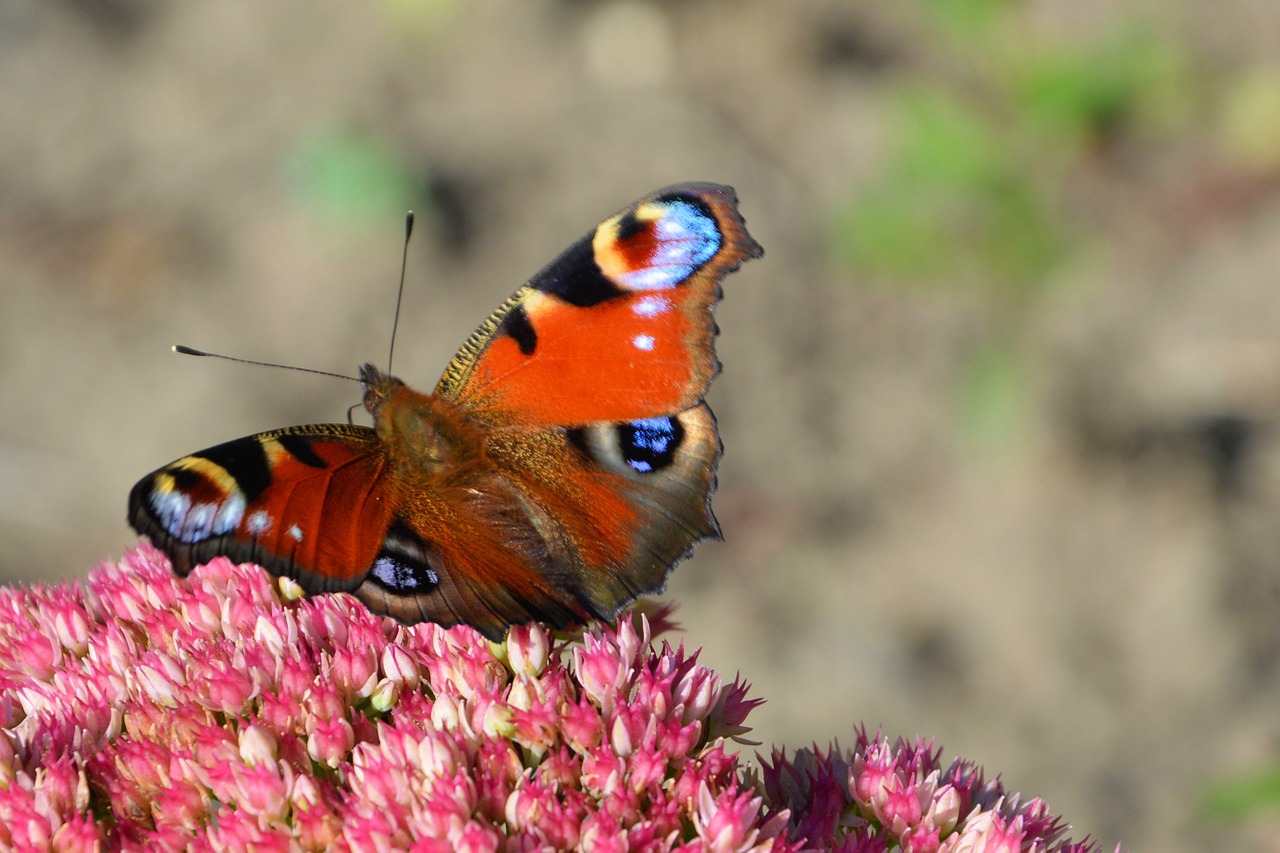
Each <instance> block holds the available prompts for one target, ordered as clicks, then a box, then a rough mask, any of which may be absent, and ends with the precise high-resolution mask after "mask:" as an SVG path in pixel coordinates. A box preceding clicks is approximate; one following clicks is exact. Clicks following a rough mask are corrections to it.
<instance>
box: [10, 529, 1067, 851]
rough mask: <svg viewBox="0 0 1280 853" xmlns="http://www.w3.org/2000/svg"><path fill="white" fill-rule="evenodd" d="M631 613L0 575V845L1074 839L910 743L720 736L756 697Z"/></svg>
mask: <svg viewBox="0 0 1280 853" xmlns="http://www.w3.org/2000/svg"><path fill="white" fill-rule="evenodd" d="M668 617H669V612H668V611H659V612H658V613H656V614H655V616H654V619H653V621H652V622H650V621H649V620H648V619H646V618H641V619H639V620H638V621H637V622H633V621H631V620H629V619H623V620H622V621H620V623H619V624H618V625H617V627H615V628H595V629H593V630H591V631H588V632H586V633H585V635H584V636H582V637H581V639H580V640H577V641H573V642H569V641H564V640H556V639H555V638H554V637H553V636H552V634H551V633H550V632H549V631H548V630H547V629H546V628H544V627H542V626H538V625H528V626H519V627H516V628H513V629H512V630H511V631H510V632H509V634H508V636H507V639H506V640H505V642H503V643H501V644H495V643H490V642H488V641H487V640H485V639H484V637H483V636H481V635H480V634H479V633H477V632H476V631H474V630H472V629H470V628H467V627H456V628H451V629H445V628H441V627H439V626H437V625H433V624H422V625H415V626H404V625H401V624H399V623H396V622H394V621H392V620H390V619H384V618H382V617H378V616H374V615H372V614H371V613H369V611H368V610H366V609H365V607H364V606H363V605H361V604H359V603H358V602H356V601H355V600H354V599H352V598H350V597H348V596H343V595H322V596H315V597H309V598H300V597H299V596H298V595H297V592H296V590H293V589H291V588H290V587H289V585H288V584H281V583H277V582H273V581H272V580H271V579H270V578H269V577H268V576H267V575H266V574H265V573H264V572H262V571H261V570H260V569H258V568H257V567H254V566H234V565H232V564H231V563H229V562H227V561H226V560H222V559H218V560H214V561H212V562H210V563H209V564H208V565H207V566H203V567H201V568H198V569H197V570H196V571H195V572H193V573H192V575H191V576H190V578H189V579H187V580H180V579H177V578H175V577H174V576H173V574H172V572H171V571H170V567H169V563H168V561H167V559H166V558H165V557H164V556H163V555H162V554H160V553H159V552H158V551H156V550H154V549H152V548H150V547H140V548H138V549H135V550H133V551H131V552H129V553H128V554H126V555H125V557H124V559H123V560H122V561H121V562H120V563H119V564H117V565H104V566H102V567H100V568H99V569H98V570H97V571H96V572H94V573H92V574H91V575H90V577H89V578H88V580H87V581H85V582H84V583H83V584H82V585H81V584H66V585H62V586H52V587H50V586H35V587H30V588H11V589H2V590H0V850H3V849H16V850H44V849H56V850H63V851H82V850H83V851H97V850H107V849H123V850H139V851H141V850H148V851H150V850H159V851H164V850H264V851H270V850H282V851H283V850H288V851H310V850H316V851H319V850H335V851H365V850H370V851H387V850H411V851H422V852H423V853H428V851H453V850H458V851H499V850H500V851H505V852H506V853H524V851H534V850H558V849H582V850H592V851H615V850H616V851H624V850H637V851H667V850H679V851H683V852H686V853H694V851H715V853H739V851H742V852H743V853H747V851H752V853H754V851H760V853H764V851H780V853H794V851H798V850H801V849H834V850H860V851H872V850H875V851H881V850H903V851H957V853H958V851H975V853H976V851H987V852H988V853H996V851H1005V850H1009V851H1040V850H1062V851H1084V850H1088V849H1091V846H1090V845H1088V844H1079V845H1071V844H1068V843H1065V842H1060V841H1058V839H1059V837H1060V836H1061V835H1062V833H1063V829H1064V827H1063V825H1062V823H1061V821H1060V820H1059V819H1058V818H1056V817H1054V816H1053V815H1051V814H1050V813H1049V812H1048V809H1047V808H1046V807H1045V806H1044V804H1043V803H1042V802H1040V801H1039V800H1030V801H1027V802H1025V803H1022V802H1020V801H1019V799H1018V798H1017V797H1016V796H1009V795H1006V794H1005V792H1004V791H1003V789H1002V788H1001V787H1000V785H999V783H998V782H989V783H988V782H984V781H983V778H982V774H981V773H980V772H979V771H978V770H977V769H976V768H974V767H973V766H972V765H969V764H967V763H964V762H956V763H953V764H952V765H951V766H950V767H949V768H946V769H943V768H942V767H941V766H940V765H939V764H938V759H939V753H938V752H937V751H935V750H934V749H933V747H932V745H931V744H928V743H925V742H917V743H905V742H902V741H899V742H897V743H895V744H890V743H888V742H887V741H885V740H883V739H881V738H879V737H878V736H877V737H875V738H870V737H867V736H866V734H865V732H862V733H860V734H859V737H858V742H857V744H856V746H855V748H854V749H853V750H852V751H851V752H850V753H842V752H840V751H839V750H838V749H833V750H829V751H828V752H826V753H821V752H818V751H817V750H801V751H799V752H797V753H795V755H794V756H793V757H792V758H790V759H787V758H786V756H785V755H784V754H782V753H775V754H774V757H773V761H772V762H771V763H770V762H766V763H765V764H764V766H763V768H762V770H761V772H760V774H759V775H760V778H759V780H758V781H757V780H756V777H755V774H751V773H747V772H745V771H744V769H743V768H742V767H741V766H740V764H739V759H738V757H737V754H736V752H735V751H734V750H733V749H731V748H730V746H731V745H730V742H731V741H733V740H739V741H741V740H742V738H743V736H744V735H745V734H746V733H747V732H748V731H749V727H748V726H747V725H746V719H747V717H748V715H749V713H750V712H751V710H752V709H753V708H755V707H756V706H757V705H758V704H759V701H760V700H757V699H749V698H747V686H746V685H745V684H743V683H742V682H741V681H740V680H739V679H736V678H735V679H734V680H733V681H732V682H731V683H729V684H725V683H724V682H723V681H722V679H721V678H720V676H719V675H718V674H716V673H715V672H713V671H711V670H709V669H707V668H706V667H704V666H702V665H700V664H699V663H698V653H697V652H693V653H687V652H686V651H685V649H684V646H683V644H681V645H680V646H677V647H672V646H671V645H669V644H667V643H662V644H661V645H654V644H652V643H651V642H650V640H651V625H658V626H665V625H668V624H670V623H669V618H668Z"/></svg>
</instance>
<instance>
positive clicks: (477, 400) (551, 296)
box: [436, 184, 761, 426]
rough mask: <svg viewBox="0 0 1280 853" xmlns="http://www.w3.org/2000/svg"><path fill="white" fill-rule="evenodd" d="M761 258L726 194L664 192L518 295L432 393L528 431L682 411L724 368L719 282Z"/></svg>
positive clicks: (583, 243)
mask: <svg viewBox="0 0 1280 853" xmlns="http://www.w3.org/2000/svg"><path fill="white" fill-rule="evenodd" d="M760 253H761V249H760V247H759V246H758V245H757V244H756V242H755V241H754V240H753V239H752V238H751V236H750V235H749V234H748V233H747V231H746V227H745V226H744V224H743V222H742V218H741V216H740V215H739V214H738V209H737V199H736V197H735V195H734V193H733V190H732V189H730V188H729V187H723V186H718V185H715V184H682V185H678V186H674V187H668V188H667V189H664V190H659V191H658V192H656V193H653V194H651V195H649V196H646V197H645V198H643V199H640V200H639V201H637V202H635V203H634V204H632V205H630V206H629V207H627V208H625V209H624V210H622V211H620V212H619V213H617V214H615V215H614V216H612V217H610V218H609V219H607V220H605V221H604V222H603V223H602V224H601V225H599V226H598V227H597V228H596V229H595V230H594V231H593V232H592V233H590V234H588V235H587V236H585V237H583V238H582V239H581V240H579V241H578V242H577V243H575V244H574V245H573V246H571V247H570V248H569V249H568V250H566V251H565V252H564V253H563V254H562V255H560V257H558V258H556V260H554V261H552V262H551V263H550V264H549V265H548V266H547V267H546V268H544V269H543V270H542V271H541V272H540V273H538V274H537V275H535V276H534V277H533V278H532V279H531V280H530V281H529V283H528V284H526V285H525V286H524V287H522V288H520V290H518V291H516V293H515V294H513V295H512V296H511V298H510V299H508V300H507V301H506V302H505V303H503V305H502V306H500V307H499V308H498V310H497V311H495V312H494V313H493V314H492V315H491V316H490V317H489V319H488V320H486V321H485V322H484V323H483V324H482V325H481V326H480V328H479V329H477V330H476V331H475V333H474V334H472V336H471V337H470V338H469V339H468V341H467V342H466V344H464V345H463V347H462V349H461V350H460V351H459V353H458V354H457V356H455V357H454V359H453V361H452V362H451V363H450V364H449V367H448V369H447V370H446V371H445V374H444V377H443V378H442V379H441V380H440V383H439V385H438V386H437V388H436V393H438V394H442V395H444V396H447V397H451V398H456V399H458V400H459V401H461V402H463V403H464V404H467V405H469V406H470V407H472V408H473V409H476V410H479V411H484V410H496V411H499V412H503V413H506V414H508V415H509V416H510V418H511V419H512V420H514V421H517V422H519V423H521V424H531V425H562V426H582V425H585V424H591V423H597V422H631V421H636V420H640V419H643V418H648V417H654V416H657V415H670V414H674V413H677V412H682V411H685V410H686V409H689V408H691V407H693V406H695V405H696V404H697V403H698V402H700V401H701V399H702V397H703V395H704V394H705V393H706V389H707V386H708V385H709V384H710V382H711V380H712V378H713V377H714V376H715V375H716V373H717V372H718V371H719V368H720V365H719V362H718V361H717V360H716V357H715V350H714V346H713V341H714V336H715V333H716V327H715V323H714V321H713V319H712V309H713V308H714V306H715V304H716V302H717V301H719V298H720V280H721V279H722V278H723V277H724V276H725V274H726V273H728V272H730V271H732V270H734V269H736V268H737V267H738V265H739V264H740V263H741V262H742V261H743V260H746V259H748V258H753V257H756V256H758V255H759V254H760Z"/></svg>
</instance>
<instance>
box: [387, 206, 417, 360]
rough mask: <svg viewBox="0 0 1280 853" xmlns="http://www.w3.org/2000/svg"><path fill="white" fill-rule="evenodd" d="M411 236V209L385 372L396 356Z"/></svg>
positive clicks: (401, 255)
mask: <svg viewBox="0 0 1280 853" xmlns="http://www.w3.org/2000/svg"><path fill="white" fill-rule="evenodd" d="M412 236H413V211H412V210H411V211H409V212H408V213H406V214H405V217H404V250H403V251H402V252H401V253H400V289H399V290H397V291H396V315H395V318H394V319H393V320H392V321H391V351H390V352H389V353H387V373H388V374H390V373H391V362H392V360H393V359H394V358H395V356H396V330H397V329H398V328H400V303H401V302H403V301H404V274H405V270H406V269H408V267H409V238H410V237H412Z"/></svg>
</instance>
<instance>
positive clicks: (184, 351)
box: [173, 344, 360, 382]
mask: <svg viewBox="0 0 1280 853" xmlns="http://www.w3.org/2000/svg"><path fill="white" fill-rule="evenodd" d="M173 351H174V352H176V353H180V354H181V355H197V356H200V357H201V358H220V359H222V360H223V361H238V362H240V363H241V364H256V365H257V366H258V367H278V368H280V369H281V370H297V371H299V372H300V373H314V374H316V375H318V376H332V377H333V378H334V379H346V380H348V381H351V382H359V381H360V380H359V379H357V378H356V377H354V376H347V375H346V374H345V373H331V372H329V371H328V370H316V369H315V368H312V367H297V366H295V365H292V364H276V363H275V362H274V361H255V360H253V359H251V358H236V357H235V356H233V355H222V354H221V353H216V352H204V351H202V350H198V349H192V348H191V347H188V346H183V345H182V344H176V345H175V346H174V347H173Z"/></svg>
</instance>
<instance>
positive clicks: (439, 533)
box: [129, 183, 762, 640]
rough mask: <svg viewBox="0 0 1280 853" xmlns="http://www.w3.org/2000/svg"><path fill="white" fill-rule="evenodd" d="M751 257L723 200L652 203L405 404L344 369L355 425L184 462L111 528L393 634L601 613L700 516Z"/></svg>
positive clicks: (665, 569) (687, 195)
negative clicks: (345, 595)
mask: <svg viewBox="0 0 1280 853" xmlns="http://www.w3.org/2000/svg"><path fill="white" fill-rule="evenodd" d="M761 254H762V249H761V248H760V246H759V245H758V244H757V243H756V242H755V240H753V239H752V238H751V236H750V235H749V234H748V233H747V230H746V226H745V224H744V222H743V220H742V217H741V215H740V214H739V213H738V208H737V198H736V196H735V194H734V191H733V189H732V188H730V187H725V186H718V185H715V184H706V183H690V184H681V185H677V186H672V187H668V188H666V189H662V190H658V191H657V192H654V193H651V194H650V195H648V196H645V197H644V198H642V199H640V200H638V201H636V202H634V203H633V204H631V205H629V206H627V207H626V208H624V209H622V210H621V211H619V212H618V213H616V214H614V215H613V216H611V217H609V218H608V219H606V220H605V221H604V222H603V223H601V224H600V225H599V226H597V227H596V228H595V230H594V231H592V232H591V233H589V234H587V235H586V236H585V237H583V238H582V239H581V240H579V241H578V242H576V243H574V244H573V245H572V246H570V247H569V248H568V249H567V250H566V251H565V252H564V253H563V254H561V255H560V256H559V257H558V258H556V259H555V260H554V261H552V262H551V263H550V264H548V265H547V266H546V267H545V268H543V270H542V271H541V272H539V273H538V274H537V275H535V276H533V278H531V279H530V280H529V281H528V283H527V284H525V285H524V286H523V287H521V288H520V289H519V290H517V291H516V292H515V293H514V294H513V295H512V296H511V297H510V298H508V299H507V300H506V301H505V302H503V303H502V304H501V305H500V306H499V307H498V309H497V310H496V311H494V312H493V313H492V314H491V315H490V316H489V318H488V319H487V320H485V321H484V322H483V323H482V324H481V325H480V327H479V328H478V329H476V331H475V332H474V333H473V334H472V335H471V337H469V338H468V339H467V341H466V342H465V343H464V344H463V345H462V348H461V349H460V350H459V351H458V353H457V355H455V356H454V358H453V360H452V361H451V362H449V365H448V367H447V368H446V369H445V371H444V376H443V377H442V378H441V379H440V381H439V383H438V384H437V385H436V387H435V390H434V392H432V393H430V394H424V393H422V392H419V391H415V390H413V389H412V388H410V387H408V386H407V385H406V384H405V383H404V382H403V381H401V380H400V379H398V378H396V377H394V376H391V375H389V374H388V373H384V372H382V371H381V370H379V369H378V368H377V367H375V366H373V365H372V364H365V365H364V366H363V367H361V368H360V371H359V379H360V382H361V384H362V386H363V388H364V407H365V408H366V409H367V410H368V411H369V413H370V415H372V417H373V427H372V428H370V427H365V426H359V425H353V424H313V425H307V426H293V427H285V428H283V429H277V430H272V431H270V432H263V433H258V434H257V435H251V436H248V437H246V438H240V439H237V440H235V441H229V442H227V443H225V444H220V445H218V446H216V447H211V448H209V449H208V450H202V451H200V452H198V453H193V454H191V455H189V456H184V457H182V458H181V459H178V460H177V461H175V462H172V463H170V464H168V465H166V466H164V467H163V468H161V469H159V470H158V471H155V472H153V473H151V474H148V475H147V476H145V477H143V478H142V479H141V480H140V481H139V482H138V484H137V485H136V486H134V487H133V490H132V491H131V492H130V494H129V523H130V524H131V525H132V526H133V527H134V529H135V530H137V531H138V532H139V533H141V534H144V535H145V536H147V537H148V538H149V539H150V540H151V542H152V543H153V544H154V545H155V546H156V547H158V548H159V549H160V550H162V551H164V552H165V553H166V554H168V555H169V557H170V559H171V561H172V563H173V567H174V569H175V571H177V572H178V573H179V574H180V575H183V576H185V575H187V574H188V573H190V572H191V570H192V569H193V568H194V567H195V566H197V565H199V564H201V563H204V562H207V561H209V560H210V559H212V558H214V557H218V556H224V557H228V558H230V559H231V560H233V561H237V562H249V563H257V564H259V565H261V566H262V567H263V568H265V569H266V570H267V571H268V572H270V573H272V574H273V575H278V576H284V577H289V578H292V579H294V580H296V581H297V582H298V583H299V584H300V585H301V586H302V588H303V589H304V590H306V591H307V592H309V593H322V592H338V591H345V592H349V593H351V594H353V595H354V596H355V597H356V598H358V599H360V600H361V601H363V602H364V603H365V605H366V606H368V607H369V608H370V609H371V610H373V611H376V612H379V613H384V614H388V615H390V616H392V617H394V618H396V619H398V620H400V621H402V622H406V623H413V622H419V621H424V620H426V621H432V622H437V623H440V624H442V625H454V624H459V623H462V624H467V625H471V626H473V627H475V628H476V629H478V630H479V631H480V632H482V633H483V634H485V635H486V636H487V637H489V638H490V639H494V640H500V639H501V638H502V637H503V635H504V634H505V631H506V628H507V627H508V626H510V625H513V624H522V623H526V622H529V621H533V620H538V621H541V622H544V623H548V624H550V625H552V626H555V627H566V626H569V625H573V624H579V623H582V622H585V621H588V620H589V619H592V618H598V619H612V618H614V617H615V616H616V614H617V613H618V611H619V610H620V609H621V608H623V607H624V606H625V605H627V604H629V603H631V602H632V601H633V600H635V599H636V598H637V597H639V596H642V595H646V594H649V593H653V592H658V591H660V590H662V589H663V588H664V587H665V585H666V579H667V576H668V574H669V572H670V571H671V569H672V567H673V566H674V565H675V564H676V563H678V562H679V561H680V560H682V559H683V558H684V557H686V556H688V555H689V553H690V552H691V551H692V549H693V546H694V544H695V543H697V542H699V541H701V540H705V539H711V538H719V537H720V529H719V525H718V524H717V522H716V519H715V516H714V515H713V514H712V512H711V505H710V496H711V493H712V492H713V491H714V490H715V485H716V465H717V463H718V461H719V458H720V452H721V445H720V438H719V435H718V433H717V431H716V421H715V417H714V416H713V415H712V413H711V409H710V408H708V407H707V404H706V403H705V402H703V397H704V395H705V394H706V391H707V388H708V386H709V385H710V383H711V380H712V379H713V378H714V377H715V375H716V374H717V373H718V372H719V370H720V363H719V362H718V361H717V359H716V356H715V351H714V337H715V335H716V334H717V333H718V331H719V330H718V329H717V327H716V325H715V322H714V320H713V318H712V311H713V309H714V307H715V305H716V303H717V302H718V301H719V299H720V296H721V291H720V282H721V280H722V279H723V278H724V276H725V275H726V274H727V273H729V272H732V271H733V270H735V269H736V268H737V267H738V266H739V264H741V263H742V262H743V261H745V260H748V259H750V258H755V257H758V256H760V255H761Z"/></svg>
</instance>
